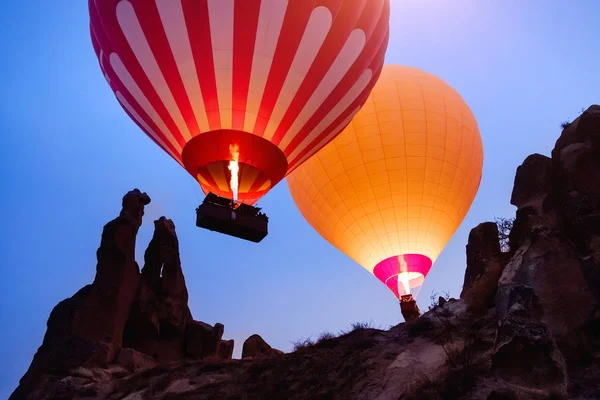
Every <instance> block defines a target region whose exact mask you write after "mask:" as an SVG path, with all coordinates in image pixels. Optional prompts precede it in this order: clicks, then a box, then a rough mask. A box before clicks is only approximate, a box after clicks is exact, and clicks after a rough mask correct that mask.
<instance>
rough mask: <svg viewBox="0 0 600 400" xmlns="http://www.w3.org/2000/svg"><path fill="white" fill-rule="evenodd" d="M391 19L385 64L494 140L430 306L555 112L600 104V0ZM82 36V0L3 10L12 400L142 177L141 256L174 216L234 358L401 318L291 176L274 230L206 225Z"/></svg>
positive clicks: (458, 6)
mask: <svg viewBox="0 0 600 400" xmlns="http://www.w3.org/2000/svg"><path fill="white" fill-rule="evenodd" d="M391 29H392V34H391V39H390V44H389V49H388V55H387V62H388V63H399V64H405V65H410V66H415V67H418V68H422V69H424V70H425V71H428V72H431V73H433V74H436V75H438V76H439V77H441V78H442V79H444V80H445V81H446V82H448V83H449V84H450V85H452V86H453V87H454V88H455V89H457V90H458V91H459V92H460V93H461V94H462V96H463V97H464V99H465V100H466V102H467V103H468V104H469V105H470V107H471V108H472V110H473V112H474V114H475V116H476V118H477V120H478V123H479V127H480V130H481V134H482V137H483V144H484V151H485V162H484V171H483V180H482V183H481V188H480V191H479V194H478V195H477V197H476V199H475V202H474V204H473V206H472V208H471V210H470V212H469V214H468V215H467V217H466V219H465V221H464V222H463V224H462V226H461V227H460V228H459V230H458V231H457V233H456V234H455V235H454V237H453V238H452V240H451V241H450V242H449V243H448V246H447V248H446V249H445V250H444V252H443V253H442V255H441V256H440V257H439V259H438V260H437V262H436V264H435V265H434V268H433V270H432V272H431V273H430V275H429V277H428V279H427V281H426V283H425V285H424V286H423V289H422V291H421V295H420V298H419V300H420V303H421V306H422V308H427V304H428V303H429V299H428V298H429V295H430V294H431V293H432V292H433V291H437V292H441V291H449V292H450V293H451V294H452V295H453V296H455V297H457V296H458V295H459V294H460V289H461V285H462V280H463V275H464V269H465V251H464V250H465V247H464V246H465V244H466V240H467V236H468V233H469V230H470V229H471V228H472V227H474V226H475V225H477V224H478V223H479V222H482V221H486V220H491V219H493V218H494V216H512V215H513V214H514V207H512V206H511V205H510V204H509V200H510V194H511V190H512V184H513V178H514V172H515V169H516V167H517V166H518V165H519V164H520V163H521V162H522V161H523V159H524V158H525V157H526V156H527V155H529V154H531V153H534V152H538V153H542V154H549V153H550V151H551V149H552V147H553V145H554V142H555V141H556V139H557V138H558V135H559V134H560V128H559V124H560V122H562V121H564V120H567V119H573V118H575V117H576V116H577V115H578V114H579V112H580V110H581V108H582V107H585V108H587V107H588V106H589V105H590V104H593V103H600V42H598V40H597V38H598V37H600V2H598V1H597V0H589V1H585V0H580V1H576V2H567V1H553V2H550V1H547V0H529V1H527V2H525V1H521V0H486V1H481V0H454V1H450V0H446V1H443V0H438V1H434V0H392V20H391ZM88 32H89V31H88V15H87V2H85V1H75V0H62V1H58V2H56V1H52V2H50V1H41V0H37V1H32V2H7V4H5V5H3V7H2V13H0V36H1V39H2V40H0V50H1V54H2V55H3V60H4V61H3V62H2V64H1V65H0V84H1V85H0V87H1V88H2V95H1V96H0V128H1V132H2V135H0V151H1V157H0V168H1V169H0V171H1V175H0V176H1V178H2V196H0V209H1V210H2V212H3V221H4V224H5V225H4V226H5V227H4V229H3V231H2V233H0V254H1V255H2V257H1V260H0V263H1V264H0V268H1V269H2V270H1V272H2V279H1V280H0V326H2V329H1V330H0V359H2V360H4V363H5V364H4V367H3V368H2V369H1V370H0V398H6V397H7V396H8V394H9V393H10V392H11V391H12V390H13V389H14V388H15V387H16V385H17V382H18V379H19V378H20V377H21V376H22V375H23V373H24V372H25V370H26V369H27V367H28V366H29V364H30V362H31V359H32V357H33V354H34V353H35V351H36V350H37V347H38V346H39V345H40V344H41V342H42V338H43V335H44V333H45V329H46V328H45V324H46V321H47V318H48V315H49V313H50V311H51V310H52V308H53V307H54V305H56V304H57V303H58V302H59V301H61V300H63V299H64V298H67V297H70V296H71V295H73V294H74V293H75V292H76V291H77V290H78V289H79V288H80V287H82V286H83V285H85V284H87V283H90V282H91V281H92V280H93V277H94V273H95V263H96V260H95V251H96V249H97V247H98V245H99V243H100V234H101V231H102V226H103V225H104V224H105V223H106V222H108V221H109V220H111V219H113V218H114V217H115V216H116V215H117V214H118V212H119V210H120V199H121V196H122V195H123V194H124V193H125V192H126V191H128V190H130V189H132V188H134V187H139V188H140V189H142V190H144V191H147V192H148V193H149V194H150V195H151V196H152V198H153V202H152V204H151V205H150V206H149V207H148V208H147V212H146V217H145V223H144V225H143V226H142V228H141V230H140V234H139V236H138V252H137V253H138V260H140V261H142V257H141V255H142V254H143V251H144V249H145V247H146V246H147V244H148V242H149V240H150V238H151V236H152V228H153V224H152V220H153V219H156V218H158V217H159V216H161V215H166V216H168V217H169V218H172V219H173V220H174V222H175V224H176V226H177V231H178V234H179V239H180V246H181V254H182V263H183V268H184V272H185V276H186V281H187V285H188V290H189V294H190V307H191V309H192V312H193V315H194V317H195V318H196V319H199V320H203V321H205V322H208V323H211V324H214V323H216V322H222V323H223V324H224V325H225V337H226V338H233V339H235V340H236V347H237V348H236V354H239V352H240V349H241V344H242V342H243V340H244V339H245V338H246V337H248V336H250V335H251V334H253V333H259V334H260V335H262V336H263V337H264V338H265V339H266V340H267V341H268V342H269V343H270V344H272V345H273V346H274V347H278V348H280V349H282V350H285V351H288V350H290V349H291V343H290V342H291V341H294V340H298V339H302V338H306V337H310V336H312V337H316V336H317V335H318V334H319V333H321V332H323V331H333V332H337V331H339V330H341V329H345V328H347V327H348V326H349V325H350V324H351V323H352V322H356V321H372V323H373V324H374V325H375V326H379V325H381V326H382V327H387V326H389V325H393V324H397V323H398V322H400V321H401V315H400V312H399V307H398V304H397V302H396V301H395V298H394V297H393V295H392V293H391V292H390V291H389V290H388V289H386V288H385V287H384V286H383V285H382V284H381V283H380V282H379V281H378V280H377V279H376V278H374V277H372V276H371V275H370V274H369V273H367V272H366V271H364V270H363V269H362V268H361V267H359V266H358V265H357V264H355V263H354V262H353V261H351V260H350V259H349V258H347V257H346V256H345V255H343V254H342V253H340V252H339V251H338V250H336V249H335V248H333V247H331V246H330V245H329V244H328V243H327V242H326V241H325V240H323V239H322V238H321V237H320V236H319V235H318V234H317V233H316V232H314V231H313V230H312V228H311V227H310V226H309V225H308V224H307V223H306V222H305V221H304V220H303V218H302V216H301V215H300V214H299V212H298V211H297V210H296V208H295V206H294V204H293V202H292V199H291V197H290V195H289V192H288V189H287V186H286V185H285V183H283V182H282V183H281V184H280V185H279V186H277V187H276V188H275V189H274V190H273V191H272V192H271V193H270V194H269V195H268V196H266V197H265V198H264V200H262V201H261V204H260V205H261V206H262V207H264V209H265V211H266V212H267V213H268V214H269V216H270V218H271V224H270V232H271V234H270V235H269V236H268V237H267V239H265V240H264V241H263V242H262V243H261V244H260V245H256V244H252V243H246V242H243V241H240V240H236V239H233V238H230V237H226V236H223V235H218V234H214V233H210V232H208V231H204V230H200V229H198V228H196V227H195V226H194V217H195V214H194V209H195V207H196V206H197V205H198V203H199V202H200V201H201V199H202V194H201V191H200V189H199V187H198V186H197V184H195V182H194V181H193V179H192V178H191V177H190V176H189V175H188V174H187V173H186V172H185V171H184V170H183V169H182V168H181V167H179V165H177V164H176V163H175V162H174V161H172V160H171V159H170V157H168V156H167V155H165V154H164V153H163V152H162V151H161V150H160V149H159V148H158V147H157V146H155V145H154V144H153V143H152V142H151V141H150V140H149V139H147V138H146V137H145V136H144V135H143V134H142V132H141V131H139V129H138V128H137V127H136V126H135V125H134V124H133V123H132V122H131V121H130V120H129V119H128V117H127V116H126V114H125V113H124V112H123V111H122V110H121V108H120V107H119V106H118V104H117V102H116V100H115V99H114V97H113V94H112V92H111V91H110V90H109V88H108V86H107V85H106V82H105V81H104V79H103V77H102V75H101V73H100V70H99V68H98V65H97V61H96V58H95V56H94V53H93V50H92V47H91V44H90V39H89V34H88ZM290 255H291V257H290ZM232 276H235V277H237V278H236V279H231V277H232ZM334 283H335V284H334Z"/></svg>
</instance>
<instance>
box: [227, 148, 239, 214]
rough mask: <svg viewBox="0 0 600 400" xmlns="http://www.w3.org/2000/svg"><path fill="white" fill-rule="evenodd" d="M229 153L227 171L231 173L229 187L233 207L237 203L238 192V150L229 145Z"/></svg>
mask: <svg viewBox="0 0 600 400" xmlns="http://www.w3.org/2000/svg"><path fill="white" fill-rule="evenodd" d="M229 153H230V154H231V161H229V171H231V179H230V181H229V186H230V187H231V192H232V193H233V205H234V206H235V205H236V204H237V201H238V190H239V187H240V164H239V159H240V149H239V146H238V145H237V144H233V145H229Z"/></svg>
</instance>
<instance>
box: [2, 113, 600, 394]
mask: <svg viewBox="0 0 600 400" xmlns="http://www.w3.org/2000/svg"><path fill="white" fill-rule="evenodd" d="M149 201H150V199H149V198H148V197H147V196H146V195H145V194H143V193H140V192H139V191H133V192H130V193H129V194H128V195H127V196H126V197H125V199H124V202H123V212H122V213H121V216H119V217H118V218H117V219H115V220H114V221H111V222H110V223H109V224H107V225H106V227H105V229H104V233H103V236H102V244H101V246H100V249H99V250H98V268H97V275H96V279H95V281H94V283H93V284H92V285H89V286H86V287H85V288H83V289H81V290H80V291H79V292H78V293H77V294H75V296H73V297H72V298H70V299H67V300H65V301H63V302H61V303H60V304H58V305H57V306H56V307H55V309H54V310H53V311H52V314H51V315H50V318H49V320H48V331H47V333H46V336H45V338H44V342H43V344H42V346H41V347H40V349H39V350H38V353H37V354H36V356H35V358H34V360H33V362H32V365H31V367H30V369H29V371H27V373H26V374H25V376H24V377H23V379H22V380H21V385H20V386H19V387H18V388H17V390H16V391H15V393H14V394H13V395H12V397H11V398H12V399H128V400H133V399H231V400H233V399H239V400H243V399H344V400H352V399H366V400H369V399H381V400H383V399H390V400H392V399H393V400H398V399H404V400H409V399H412V400H415V399H431V400H433V399H482V400H485V399H488V400H500V399H539V400H542V399H582V400H583V399H586V400H587V399H598V398H600V384H599V382H600V310H599V307H598V304H599V301H600V106H592V107H590V108H589V109H588V110H587V111H585V112H584V113H583V114H582V115H581V116H580V117H579V118H578V119H577V120H576V121H574V122H573V123H571V124H570V125H569V126H568V127H566V128H565V129H564V131H563V133H562V135H561V137H560V138H559V140H558V141H557V143H556V147H555V149H554V150H553V152H552V157H545V156H542V155H539V154H535V155H532V156H530V157H528V158H527V159H526V160H525V161H524V163H523V164H522V165H521V166H520V167H519V168H518V170H517V173H516V177H515V186H514V190H513V194H512V199H511V203H512V204H513V205H515V206H516V207H517V213H516V219H515V221H514V224H513V228H512V230H511V232H510V237H509V243H508V248H507V251H502V249H503V247H501V246H500V243H499V238H498V236H499V233H498V228H497V226H496V224H495V223H489V222H488V223H483V224H480V225H479V226H477V227H475V228H474V229H473V230H472V231H471V234H470V235H469V240H468V244H467V248H466V251H467V268H466V272H465V281H464V286H463V291H462V293H461V296H460V299H458V300H456V299H449V300H448V301H446V299H440V301H439V302H438V304H435V305H433V306H432V307H431V309H430V310H429V311H428V312H426V313H425V314H423V315H422V316H421V317H420V318H418V319H416V320H414V321H411V322H408V323H402V324H399V325H398V326H396V327H394V328H392V329H390V330H388V331H381V330H377V329H371V328H369V327H365V326H357V327H356V329H354V330H353V331H352V332H349V333H346V334H343V335H341V336H339V337H325V338H322V339H321V340H319V341H318V342H317V343H316V344H309V343H307V344H306V345H305V346H302V347H301V348H299V349H297V350H296V351H295V352H293V353H290V354H283V353H281V352H280V351H278V350H276V349H272V348H271V347H270V346H269V345H268V344H267V343H265V342H264V340H262V338H261V337H260V336H258V335H253V336H251V337H250V338H249V339H248V340H247V341H246V343H244V346H243V359H242V360H231V352H232V349H233V344H232V343H231V342H230V341H223V340H221V336H222V334H223V326H222V325H220V324H217V325H216V326H214V327H212V326H210V325H207V324H204V323H202V322H197V321H194V320H193V319H192V316H191V313H190V311H189V308H188V307H187V291H186V288H185V280H184V278H183V274H182V272H181V265H180V262H179V255H178V254H179V253H178V243H177V236H176V235H175V227H174V226H173V223H172V222H171V221H169V220H167V219H165V218H161V219H160V220H158V221H156V222H155V225H156V230H155V235H154V238H153V239H152V242H151V243H150V246H149V247H148V250H147V251H146V255H145V265H144V268H143V269H142V271H141V273H140V272H139V269H138V267H137V265H136V263H135V261H134V259H133V248H134V246H135V233H136V232H137V229H138V228H139V225H140V223H141V217H142V215H143V206H144V205H145V204H147V203H148V202H149Z"/></svg>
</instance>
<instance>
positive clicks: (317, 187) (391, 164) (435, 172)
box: [287, 65, 483, 297]
mask: <svg viewBox="0 0 600 400" xmlns="http://www.w3.org/2000/svg"><path fill="white" fill-rule="evenodd" d="M482 164H483V148H482V142H481V137H480V134H479V130H478V128H477V123H476V121H475V118H474V116H473V113H472V112H471V110H470V109H469V107H468V106H467V105H466V103H465V102H464V100H463V99H462V98H461V96H460V95H459V94H458V93H457V92H456V91H455V90H454V89H453V88H452V87H450V86H449V85H448V84H446V83H445V82H444V81H442V80H441V79H439V78H437V77H435V76H433V75H431V74H428V73H426V72H423V71H421V70H419V69H416V68H409V67H403V66H398V65H386V66H385V67H384V68H383V71H382V73H381V76H380V78H379V81H378V82H377V84H376V85H375V88H374V89H373V91H372V93H371V95H370V96H369V99H368V100H367V102H366V103H365V105H364V107H363V108H362V110H361V111H360V112H359V113H358V114H357V115H356V117H355V118H354V119H353V120H352V122H351V123H350V124H349V125H348V127H347V128H346V129H345V130H344V131H343V132H342V133H341V134H340V135H339V136H338V137H336V138H335V139H334V140H333V141H331V142H330V143H329V144H327V145H326V146H325V147H324V148H323V149H321V150H320V151H319V152H318V153H317V154H315V155H314V156H313V157H312V158H310V159H308V161H306V162H305V163H304V164H302V165H300V166H299V167H297V168H296V169H295V170H294V171H293V172H292V173H291V174H290V175H289V176H288V178H287V180H288V185H289V188H290V191H291V194H292V197H293V199H294V201H295V203H296V204H297V206H298V208H299V210H300V212H301V213H302V215H303V216H304V217H305V218H306V220H307V221H308V222H309V223H310V224H311V225H312V226H313V227H314V228H315V230H316V231H317V232H319V234H321V236H323V237H324V238H325V239H327V240H328V241H329V242H330V243H331V244H333V245H334V246H335V247H337V248H338V249H340V250H341V251H342V252H344V253H345V254H347V255H348V256H350V257H351V258H353V259H354V260H355V261H356V262H358V263H359V264H360V265H362V266H363V267H364V268H366V269H367V270H369V271H370V272H372V273H373V274H374V275H375V276H376V277H377V278H379V279H380V280H381V281H382V282H383V283H384V284H386V286H388V287H389V288H390V289H391V290H392V291H393V292H394V294H395V295H396V296H397V297H400V296H401V295H402V294H406V293H408V292H409V291H411V290H412V291H413V292H414V291H415V289H417V290H418V288H420V286H421V284H422V283H423V280H424V279H425V277H426V276H427V273H428V272H429V270H430V268H431V266H432V264H433V262H435V260H436V258H437V257H438V255H439V254H440V252H441V251H442V249H443V248H444V246H445V245H446V244H447V242H448V241H449V240H450V237H451V236H452V235H453V234H454V232H455V231H456V229H457V228H458V226H459V225H460V223H461V222H462V220H463V218H464V217H465V215H466V213H467V211H468V210H469V208H470V206H471V203H472V202H473V199H474V197H475V194H476V192H477V190H478V188H479V183H480V180H481V174H482Z"/></svg>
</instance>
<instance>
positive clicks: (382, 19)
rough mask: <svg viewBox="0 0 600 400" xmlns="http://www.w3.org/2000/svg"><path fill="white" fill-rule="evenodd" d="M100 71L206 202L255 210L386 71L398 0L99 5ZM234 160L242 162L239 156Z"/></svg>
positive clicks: (120, 1)
mask: <svg viewBox="0 0 600 400" xmlns="http://www.w3.org/2000/svg"><path fill="white" fill-rule="evenodd" d="M89 10H90V20H91V36H92V42H93V45H94V49H95V51H96V55H97V57H98V59H99V61H100V66H101V69H102V72H103V73H104V75H105V77H106V80H107V82H108V83H109V85H110V87H111V89H112V90H113V91H114V92H115V95H116V97H117V100H118V101H119V103H120V104H121V106H122V107H123V108H124V109H125V111H126V112H127V113H128V115H129V116H130V117H131V119H132V120H133V121H134V122H135V123H136V124H137V125H138V126H139V127H140V128H141V129H142V130H143V131H144V132H145V133H146V134H147V135H148V136H149V137H150V138H151V139H152V140H154V141H155V142H156V143H157V144H158V145H159V146H160V147H161V148H162V149H163V150H165V151H166V152H167V153H168V154H170V155H171V157H173V158H174V159H175V160H176V161H177V162H178V163H180V164H181V165H182V166H183V167H184V168H185V169H186V170H187V171H188V172H189V173H190V174H191V175H192V176H193V177H194V178H195V179H197V180H198V182H199V183H200V185H201V186H202V189H203V190H204V191H205V192H209V191H211V192H213V193H216V194H218V195H220V196H223V197H229V198H232V191H231V187H230V180H231V172H230V169H229V168H228V165H229V161H232V160H233V159H234V158H235V159H236V161H239V199H240V200H241V201H243V202H245V203H248V204H252V203H254V202H255V201H256V200H257V199H258V198H260V197H261V196H263V195H264V194H265V193H266V192H267V191H268V190H269V189H270V188H271V187H273V186H274V185H275V184H277V182H279V181H280V180H281V179H283V177H284V176H285V175H286V174H287V173H288V170H289V169H290V167H293V166H295V165H297V164H298V162H299V160H300V158H303V157H304V156H307V155H311V154H313V153H314V152H315V151H317V150H318V149H319V143H321V139H322V138H323V137H324V136H325V135H328V136H329V135H335V134H337V133H339V132H340V131H341V130H342V129H343V128H344V127H345V126H346V124H347V123H348V122H349V121H350V119H351V118H352V116H353V115H355V114H356V112H357V111H358V109H359V108H360V107H361V105H362V104H363V103H364V101H365V100H366V98H367V96H368V94H369V92H370V90H371V89H372V87H373V85H374V84H375V82H376V80H377V77H378V76H379V73H380V71H381V67H382V65H383V58H384V55H385V50H386V47H387V41H388V22H389V1H388V0H368V1H366V0H319V1H307V0H244V1H234V0H89ZM236 151H237V152H239V153H236V155H235V156H234V155H233V153H234V152H236Z"/></svg>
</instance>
